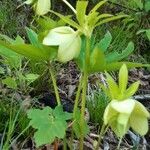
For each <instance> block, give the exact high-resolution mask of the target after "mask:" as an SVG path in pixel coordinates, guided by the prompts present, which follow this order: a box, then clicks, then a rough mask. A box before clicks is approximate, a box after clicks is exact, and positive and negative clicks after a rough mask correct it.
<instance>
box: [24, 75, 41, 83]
mask: <svg viewBox="0 0 150 150" xmlns="http://www.w3.org/2000/svg"><path fill="white" fill-rule="evenodd" d="M38 77H39V75H38V74H31V73H30V74H26V75H25V79H26V80H27V81H28V84H30V83H32V82H34V81H35V80H36V79H37V78H38Z"/></svg>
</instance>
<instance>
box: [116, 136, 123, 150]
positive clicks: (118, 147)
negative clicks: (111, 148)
mask: <svg viewBox="0 0 150 150" xmlns="http://www.w3.org/2000/svg"><path fill="white" fill-rule="evenodd" d="M121 142H122V138H120V139H119V143H118V146H117V150H119V149H120V145H121Z"/></svg>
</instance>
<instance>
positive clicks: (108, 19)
mask: <svg viewBox="0 0 150 150" xmlns="http://www.w3.org/2000/svg"><path fill="white" fill-rule="evenodd" d="M127 16H128V15H118V16H113V17H109V18H106V19H104V20H102V21H99V22H98V23H97V24H96V25H95V27H97V26H100V25H102V24H104V23H108V22H110V21H114V20H118V19H121V18H125V17H127Z"/></svg>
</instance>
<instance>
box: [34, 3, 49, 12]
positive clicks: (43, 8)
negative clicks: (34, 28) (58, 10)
mask: <svg viewBox="0 0 150 150" xmlns="http://www.w3.org/2000/svg"><path fill="white" fill-rule="evenodd" d="M35 7H36V8H35V9H36V14H37V15H45V14H46V13H48V12H49V10H50V7H51V2H50V0H38V1H37V3H36V4H35Z"/></svg>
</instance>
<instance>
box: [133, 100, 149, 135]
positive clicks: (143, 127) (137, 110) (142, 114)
mask: <svg viewBox="0 0 150 150" xmlns="http://www.w3.org/2000/svg"><path fill="white" fill-rule="evenodd" d="M135 102H136V103H135V107H134V111H133V112H132V114H131V117H130V125H131V127H132V129H133V130H135V131H136V132H137V133H139V134H140V135H141V136H142V135H145V134H146V133H147V132H148V118H149V117H150V114H149V112H148V111H147V110H146V108H145V107H144V106H143V105H142V104H141V103H140V102H138V101H135Z"/></svg>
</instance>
